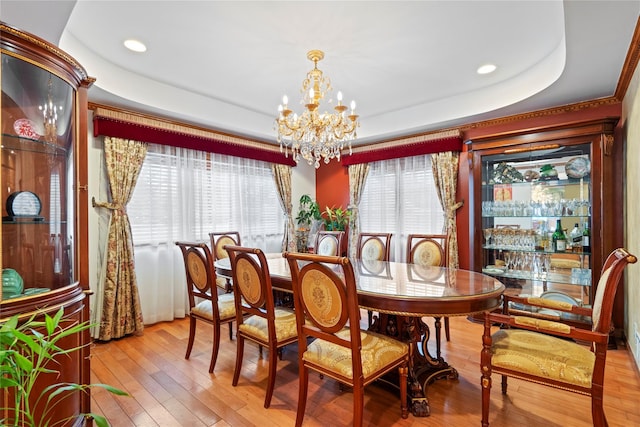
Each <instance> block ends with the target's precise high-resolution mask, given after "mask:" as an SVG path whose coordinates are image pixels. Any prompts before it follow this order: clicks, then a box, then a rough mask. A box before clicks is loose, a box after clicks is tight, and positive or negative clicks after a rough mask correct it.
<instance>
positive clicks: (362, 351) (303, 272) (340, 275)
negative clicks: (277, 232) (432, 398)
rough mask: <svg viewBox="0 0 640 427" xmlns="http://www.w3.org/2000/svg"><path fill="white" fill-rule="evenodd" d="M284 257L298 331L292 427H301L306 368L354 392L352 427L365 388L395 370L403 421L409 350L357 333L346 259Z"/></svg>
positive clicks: (358, 422)
mask: <svg viewBox="0 0 640 427" xmlns="http://www.w3.org/2000/svg"><path fill="white" fill-rule="evenodd" d="M285 257H286V258H287V260H288V261H289V266H290V268H291V281H292V285H293V300H294V306H295V313H296V324H297V327H298V369H299V371H300V374H299V379H300V387H299V396H298V413H297V416H296V426H300V425H302V420H303V418H304V412H305V407H306V402H307V390H308V385H309V369H313V370H314V371H316V372H320V373H321V374H323V375H325V376H327V377H330V378H333V379H335V380H337V381H339V382H340V383H343V384H347V385H349V386H351V387H353V425H354V426H362V423H363V413H364V386H365V385H367V384H369V383H371V382H372V381H374V380H375V379H377V378H379V377H381V376H382V375H384V374H386V373H388V372H391V371H394V370H398V373H399V377H400V409H401V415H402V417H403V418H407V415H408V409H407V374H408V367H407V364H408V362H409V346H408V345H407V344H406V343H403V342H401V341H397V340H395V339H393V338H390V337H387V336H384V335H379V334H377V333H375V332H368V331H364V330H361V329H360V309H359V307H358V295H357V293H356V283H355V275H354V272H353V267H352V265H351V263H350V262H349V259H348V258H345V257H330V256H321V255H314V254H298V253H290V252H287V253H285ZM311 340H313V341H311Z"/></svg>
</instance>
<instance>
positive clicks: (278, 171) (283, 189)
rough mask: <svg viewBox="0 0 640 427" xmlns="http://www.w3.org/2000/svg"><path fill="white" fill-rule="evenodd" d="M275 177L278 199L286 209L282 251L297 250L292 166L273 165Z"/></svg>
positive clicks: (284, 209)
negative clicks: (292, 202) (292, 195)
mask: <svg viewBox="0 0 640 427" xmlns="http://www.w3.org/2000/svg"><path fill="white" fill-rule="evenodd" d="M271 170H272V172H273V178H274V179H275V181H276V188H277V191H278V196H279V197H278V200H280V206H281V207H282V210H283V211H284V214H285V216H286V220H285V223H284V236H283V238H282V251H283V252H285V251H288V252H295V251H296V237H295V226H294V224H293V215H292V211H293V206H292V204H291V166H287V165H278V164H273V165H272V166H271Z"/></svg>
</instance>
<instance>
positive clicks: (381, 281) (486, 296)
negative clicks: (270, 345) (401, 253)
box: [215, 253, 504, 317]
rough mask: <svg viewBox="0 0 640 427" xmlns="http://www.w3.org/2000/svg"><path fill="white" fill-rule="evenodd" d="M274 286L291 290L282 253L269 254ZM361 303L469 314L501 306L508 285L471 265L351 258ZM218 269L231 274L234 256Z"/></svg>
mask: <svg viewBox="0 0 640 427" xmlns="http://www.w3.org/2000/svg"><path fill="white" fill-rule="evenodd" d="M266 257H267V263H268V266H269V275H270V276H271V282H272V285H273V287H274V288H276V289H279V290H283V291H287V292H291V291H292V287H291V273H290V271H289V264H288V262H287V260H286V259H285V258H284V257H283V256H282V254H279V253H278V254H267V255H266ZM351 262H352V263H353V268H354V273H355V279H356V287H357V288H358V304H359V305H360V306H361V307H362V308H366V309H370V310H375V311H379V312H384V313H387V314H397V315H403V316H412V317H413V316H466V315H469V314H474V313H479V312H483V311H488V310H493V309H495V308H497V307H499V306H500V303H501V296H502V293H503V292H504V285H503V284H502V283H501V282H500V281H498V280H496V279H495V278H493V277H491V276H488V275H485V274H482V273H477V272H474V271H469V270H462V269H450V268H444V267H424V266H419V265H416V264H407V263H401V262H386V261H377V260H375V261H374V260H360V259H356V260H351ZM215 268H216V272H217V274H220V275H222V276H231V266H230V262H229V259H222V260H218V261H216V262H215Z"/></svg>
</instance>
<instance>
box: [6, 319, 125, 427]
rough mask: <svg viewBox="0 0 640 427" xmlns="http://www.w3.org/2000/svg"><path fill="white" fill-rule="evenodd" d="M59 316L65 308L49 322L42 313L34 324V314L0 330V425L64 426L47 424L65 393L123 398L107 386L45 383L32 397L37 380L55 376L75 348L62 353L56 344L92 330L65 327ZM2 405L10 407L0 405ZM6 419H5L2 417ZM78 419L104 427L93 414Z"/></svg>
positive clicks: (103, 420)
mask: <svg viewBox="0 0 640 427" xmlns="http://www.w3.org/2000/svg"><path fill="white" fill-rule="evenodd" d="M63 315H64V308H60V310H58V312H57V313H56V314H55V315H54V316H53V317H52V316H49V315H48V314H47V313H43V316H44V320H37V318H36V315H34V316H32V317H31V318H29V319H28V320H27V321H26V322H24V323H21V324H20V323H19V317H18V316H13V317H11V318H9V320H7V321H6V322H4V323H2V325H1V326H0V369H1V371H2V375H0V389H2V390H3V391H4V393H3V394H4V399H3V401H2V402H0V425H3V426H4V425H6V426H21V427H22V426H28V427H44V426H49V425H57V424H65V423H66V422H67V421H70V420H61V421H58V422H53V421H52V419H51V418H52V416H53V410H54V408H55V407H56V406H57V405H59V404H61V403H62V402H64V399H65V398H66V397H68V396H69V395H70V394H69V393H72V392H74V391H79V392H86V391H87V390H88V389H89V388H91V387H101V388H104V389H106V390H108V391H109V392H111V393H114V394H116V395H118V396H128V394H127V393H125V392H124V391H122V390H119V389H117V388H114V387H111V386H109V385H106V384H75V383H55V384H50V385H48V386H46V387H45V388H44V390H42V392H40V394H39V395H35V393H37V392H38V391H36V390H39V385H38V378H39V377H40V375H42V374H53V375H56V374H58V373H59V371H57V370H56V369H55V365H56V364H57V363H58V362H57V360H56V359H57V358H59V357H64V356H65V355H68V354H70V353H72V352H74V351H78V350H79V349H80V347H74V348H69V349H64V348H61V347H60V346H59V345H58V343H59V341H60V340H62V339H63V338H65V337H69V336H74V335H77V334H78V333H81V332H82V331H85V330H87V329H89V328H90V327H91V324H89V323H87V322H85V323H80V324H75V323H71V322H69V324H66V322H65V321H64V319H63ZM8 397H12V398H13V399H8ZM5 404H6V405H9V406H8V407H2V406H1V405H5ZM36 408H38V410H37V411H36ZM7 414H8V416H9V418H7V419H2V418H1V417H2V416H7ZM79 417H84V418H92V419H93V421H94V422H95V424H96V425H97V426H99V427H106V426H109V423H108V422H107V420H106V418H104V417H102V416H100V415H97V414H91V413H89V414H79ZM52 422H53V424H52ZM74 425H75V424H74Z"/></svg>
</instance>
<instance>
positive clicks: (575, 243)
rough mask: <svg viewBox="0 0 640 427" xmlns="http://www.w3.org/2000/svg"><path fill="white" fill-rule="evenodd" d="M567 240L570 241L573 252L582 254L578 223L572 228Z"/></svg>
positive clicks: (580, 232) (580, 233)
mask: <svg viewBox="0 0 640 427" xmlns="http://www.w3.org/2000/svg"><path fill="white" fill-rule="evenodd" d="M569 238H570V240H571V249H572V250H573V251H574V252H582V231H580V227H578V223H576V224H575V225H574V226H573V230H571V233H570V234H569Z"/></svg>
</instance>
